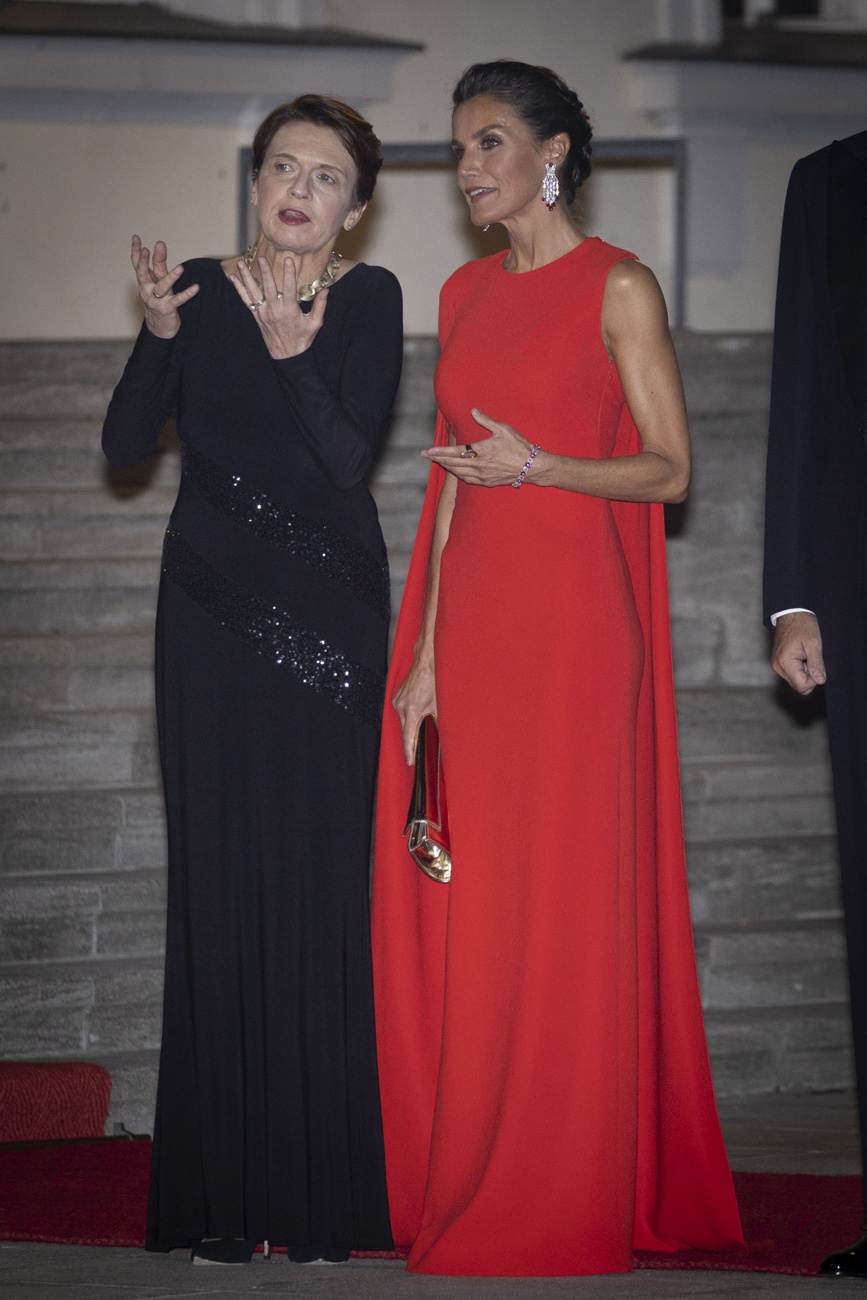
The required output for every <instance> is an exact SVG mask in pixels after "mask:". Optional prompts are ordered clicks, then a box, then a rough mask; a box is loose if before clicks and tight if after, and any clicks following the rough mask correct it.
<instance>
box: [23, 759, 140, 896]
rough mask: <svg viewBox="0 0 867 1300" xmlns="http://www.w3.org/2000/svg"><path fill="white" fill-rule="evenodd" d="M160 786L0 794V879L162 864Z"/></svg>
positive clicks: (115, 869)
mask: <svg viewBox="0 0 867 1300" xmlns="http://www.w3.org/2000/svg"><path fill="white" fill-rule="evenodd" d="M165 859H166V835H165V816H164V812H163V799H162V793H161V791H160V789H159V787H158V786H157V785H156V783H154V784H153V785H151V786H138V787H135V788H130V787H119V788H117V789H111V788H105V787H102V788H100V787H97V788H94V787H88V786H84V787H80V788H78V789H68V788H67V789H59V790H58V789H55V790H39V791H14V792H12V791H4V792H3V793H2V794H0V878H2V879H4V880H11V879H14V878H22V879H30V878H34V877H38V876H41V875H53V876H67V877H75V876H78V875H79V874H82V873H83V874H88V875H95V874H97V873H102V872H107V873H117V872H119V871H129V872H135V871H138V870H142V869H143V870H145V871H148V870H151V869H162V868H163V867H164V865H165Z"/></svg>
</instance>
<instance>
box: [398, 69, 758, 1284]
mask: <svg viewBox="0 0 867 1300" xmlns="http://www.w3.org/2000/svg"><path fill="white" fill-rule="evenodd" d="M454 104H455V112H454V119H453V131H454V151H455V157H456V160H457V176H458V183H459V185H460V187H461V189H462V191H463V192H464V194H465V195H466V198H467V201H468V203H469V207H470V212H471V217H472V221H473V223H474V224H475V225H478V226H487V225H488V224H490V223H492V222H500V223H501V224H502V225H503V226H504V227H505V228H506V230H507V232H508V234H509V239H510V244H511V248H510V251H509V253H508V254H506V255H505V257H504V255H503V254H502V253H499V254H496V255H495V256H493V257H488V258H483V259H481V260H480V261H476V262H471V263H469V264H467V265H466V266H463V267H461V269H460V270H458V271H457V272H456V273H455V274H454V275H453V276H452V277H451V279H450V280H449V281H448V282H447V283H446V285H445V287H444V289H443V291H442V296H441V302H440V343H441V347H442V356H441V359H440V362H439V366H438V368H437V374H436V394H437V403H438V408H439V413H440V414H439V418H438V423H437V437H436V446H435V447H433V448H431V449H430V450H429V451H427V452H426V453H424V454H425V455H427V456H428V457H429V459H430V460H431V461H432V462H433V464H434V467H433V469H432V473H431V481H430V486H429V489H428V493H427V497H426V500H425V505H424V510H423V513H422V519H421V524H420V528H419V534H418V539H417V542H416V546H415V550H414V554H413V559H412V564H411V567H410V571H409V577H408V580H407V586H406V593H405V596H404V602H403V607H402V609H401V615H400V621H399V624H398V631H397V638H396V643H395V650H394V656H393V660H392V665H391V674H390V688H389V690H388V692H387V698H390V697H392V696H393V699H394V705H395V708H394V709H390V708H388V707H387V709H386V713H387V716H386V720H385V730H384V737H383V746H382V757H381V765H380V795H379V807H378V813H377V858H376V873H375V884H374V963H375V980H376V993H377V998H378V1001H377V1023H378V1045H379V1062H380V1078H381V1087H382V1104H383V1118H384V1124H385V1140H386V1161H387V1172H388V1182H389V1196H390V1202H391V1214H392V1225H393V1229H394V1237H395V1241H396V1242H398V1243H403V1244H405V1245H409V1246H411V1251H410V1255H409V1264H408V1267H409V1268H410V1269H412V1270H416V1271H418V1272H424V1273H442V1274H477V1275H523V1276H529V1275H572V1274H586V1273H609V1272H625V1271H628V1270H630V1269H631V1268H632V1266H633V1250H634V1249H639V1250H641V1249H645V1250H664V1251H677V1250H680V1249H684V1248H687V1247H701V1248H705V1249H720V1250H725V1249H730V1248H732V1247H734V1246H736V1245H738V1244H739V1243H740V1242H741V1230H740V1224H739V1219H738V1212H737V1206H736V1203H735V1198H734V1192H733V1188H732V1181H731V1174H730V1172H729V1167H728V1162H727V1159H726V1154H725V1149H724V1147H723V1142H722V1136H721V1133H720V1128H719V1122H718V1119H717V1113H716V1106H715V1102H714V1095H713V1085H712V1082H711V1076H710V1070H709V1066H708V1059H707V1049H706V1045H705V1039H704V1027H703V1024H702V1017H701V1007H700V1002H699V993H698V984H697V979H696V970H695V957H694V951H693V943H692V933H691V928H690V918H689V906H688V897H687V882H686V872H685V864H684V847H683V827H682V819H681V805H680V786H679V773H678V755H677V736H676V728H675V715H674V696H673V687H672V671H671V640H670V628H669V615H668V599H667V588H666V569H665V551H664V535H663V518H662V504H661V503H662V502H665V501H681V500H683V498H684V496H685V494H686V491H687V486H688V483H689V474H690V452H689V432H688V428H687V420H686V411H685V407H684V400H683V390H682V386H681V382H680V375H679V372H678V367H677V361H676V358H675V354H674V349H673V346H672V342H671V338H670V335H669V331H668V325H667V318H666V311H665V305H664V302H663V299H662V295H661V293H660V290H659V288H658V286H657V283H656V281H655V279H654V277H653V275H652V274H651V272H650V271H649V270H647V269H646V268H645V267H643V266H642V265H641V264H640V263H639V262H638V261H637V260H636V259H635V258H634V257H633V255H632V254H630V253H626V252H624V251H623V250H622V249H617V248H613V247H612V246H611V245H609V244H606V243H603V242H602V241H601V240H599V239H596V238H582V236H581V234H580V232H579V231H578V230H577V229H576V227H575V226H574V224H573V222H572V220H571V219H570V215H569V212H568V203H569V202H570V201H571V200H572V199H573V198H574V196H575V191H576V188H577V186H578V185H579V184H580V183H581V181H582V180H583V179H584V177H586V175H587V174H588V173H589V169H590V167H589V157H588V155H589V152H590V150H589V140H590V128H589V124H588V123H587V119H586V116H585V114H584V112H583V108H582V105H581V103H580V101H579V100H578V98H577V96H576V95H575V94H574V92H573V91H571V90H569V88H568V87H567V86H566V85H565V84H564V83H563V82H562V81H561V80H560V79H559V78H558V77H556V76H555V75H554V74H553V73H551V72H549V71H548V70H547V69H543V68H534V67H530V66H529V65H527V64H523V63H514V62H511V61H500V62H496V63H491V64H477V65H474V67H472V68H470V69H469V70H468V71H467V72H466V73H465V74H464V76H463V77H462V78H461V81H460V82H459V83H458V86H457V88H456V90H455V94H454ZM543 181H545V182H546V187H544V188H543ZM552 181H553V182H556V183H555V184H554V185H552ZM558 187H559V193H560V197H559V201H557V198H556V195H555V194H554V192H553V191H554V190H556V189H557V188H558ZM519 484H520V488H518V485H519ZM516 489H518V490H516ZM429 713H430V714H437V715H438V720H439V731H440V739H441V744H442V762H443V771H444V776H445V785H446V796H447V800H448V810H449V825H450V834H451V851H452V859H453V873H452V880H451V883H450V884H449V885H442V884H438V883H434V882H433V881H431V880H429V879H428V878H427V877H425V876H423V875H422V874H421V872H419V871H418V870H417V869H416V868H415V867H414V865H413V863H412V861H411V859H410V858H409V856H408V854H407V851H406V842H405V840H403V839H402V834H401V833H402V831H403V826H404V821H405V814H406V808H407V805H408V802H409V793H410V784H411V770H410V767H409V766H408V764H409V763H410V762H411V759H412V755H413V750H414V745H415V735H416V730H417V727H418V722H419V720H420V718H421V717H422V716H423V715H425V714H429Z"/></svg>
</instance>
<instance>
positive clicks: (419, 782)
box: [403, 714, 452, 885]
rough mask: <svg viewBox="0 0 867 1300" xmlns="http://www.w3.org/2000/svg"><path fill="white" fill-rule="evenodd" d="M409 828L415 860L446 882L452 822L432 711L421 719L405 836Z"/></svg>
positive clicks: (449, 866)
mask: <svg viewBox="0 0 867 1300" xmlns="http://www.w3.org/2000/svg"><path fill="white" fill-rule="evenodd" d="M407 831H408V832H409V840H408V841H407V848H408V849H409V856H410V857H411V858H412V860H413V862H414V863H415V864H416V866H417V867H420V868H421V870H422V871H423V872H424V874H425V875H426V876H430V878H431V880H438V881H439V882H440V883H441V884H444V885H447V884H448V882H449V881H450V880H451V875H452V855H451V851H450V849H449V821H448V811H447V809H446V800H445V789H444V786H443V776H442V763H441V761H440V738H439V732H438V731H437V724H436V719H435V718H434V717H432V716H431V715H430V714H428V716H427V717H425V718H422V720H421V723H420V724H419V729H418V737H417V739H416V743H415V780H414V781H413V787H412V798H411V799H410V801H409V812H408V813H407V819H406V826H405V827H404V831H403V833H404V835H406V833H407Z"/></svg>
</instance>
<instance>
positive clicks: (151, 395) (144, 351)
mask: <svg viewBox="0 0 867 1300" xmlns="http://www.w3.org/2000/svg"><path fill="white" fill-rule="evenodd" d="M196 269H197V270H198V271H199V272H201V270H202V269H203V267H201V266H200V265H198V263H197V268H196ZM200 280H201V275H200V274H199V275H196V274H195V272H194V270H193V268H192V267H191V266H190V265H189V264H188V265H187V266H186V267H185V269H184V272H183V274H182V275H181V276H180V278H179V279H178V282H177V285H176V290H177V291H178V292H181V291H182V290H184V289H185V288H186V287H187V286H188V285H189V284H191V283H196V282H197V281H200ZM202 292H203V290H202V288H201V287H200V288H199V292H198V293H197V294H196V296H195V297H194V298H191V299H190V301H189V302H187V303H185V304H184V306H183V307H181V328H180V329H179V330H178V332H177V334H176V335H175V337H174V338H173V339H160V338H157V336H156V335H155V334H151V332H150V330H149V329H148V327H147V325H142V327H141V329H140V330H139V335H138V338H137V339H136V341H135V347H134V348H133V350H132V353H131V354H130V358H129V360H128V361H127V363H126V366H125V367H124V372H123V374H122V375H121V377H120V382H119V383H118V385H117V387H116V388H115V390H114V393H113V394H112V398H111V401H110V402H109V404H108V411H107V412H106V416H105V423H104V424H103V426H102V450H103V451H104V452H105V455H106V456H107V458H108V459H109V460H110V461H111V463H112V465H117V467H118V468H119V469H125V468H126V467H127V466H129V465H137V464H138V462H139V461H140V460H143V459H144V457H145V456H149V455H150V453H151V452H152V451H153V449H154V446H155V444H156V441H157V438H158V437H159V436H160V430H161V429H162V427H163V425H164V424H165V422H166V420H167V419H168V418H169V416H171V415H174V414H176V411H177V403H178V395H179V393H180V386H181V373H182V371H183V364H184V354H185V352H186V344H187V340H188V337H189V333H190V330H191V329H193V328H194V324H195V322H196V321H197V319H198V312H199V302H200V300H201V297H202Z"/></svg>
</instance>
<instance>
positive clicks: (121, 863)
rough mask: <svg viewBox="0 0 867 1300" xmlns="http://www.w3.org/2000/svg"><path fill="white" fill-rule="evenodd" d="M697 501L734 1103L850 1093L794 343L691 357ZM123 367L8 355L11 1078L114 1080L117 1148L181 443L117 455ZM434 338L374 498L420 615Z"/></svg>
mask: <svg viewBox="0 0 867 1300" xmlns="http://www.w3.org/2000/svg"><path fill="white" fill-rule="evenodd" d="M678 346H679V352H680V354H681V359H682V363H683V367H684V372H685V377H686V381H687V389H688V397H689V402H690V410H691V413H692V420H693V430H694V434H695V443H696V476H695V487H694V491H693V493H692V495H691V497H690V501H689V503H688V505H687V507H686V508H685V509H678V510H676V511H673V512H672V518H671V520H670V524H671V532H672V536H671V538H670V570H671V583H672V610H673V623H674V633H675V659H676V673H677V680H678V685H679V688H680V690H679V707H680V714H681V742H682V757H683V774H684V796H685V817H686V827H687V837H688V846H689V863H690V876H691V887H692V893H693V907H694V914H695V920H696V942H697V950H698V957H699V968H700V974H701V979H702V988H703V995H704V1000H705V1005H706V1009H707V1024H708V1034H709V1040H710V1044H711V1052H712V1056H713V1064H714V1072H715V1077H716V1081H717V1086H718V1090H719V1092H720V1094H721V1095H732V1094H736V1093H740V1092H747V1091H758V1092H762V1091H771V1090H773V1089H792V1090H794V1089H804V1088H816V1089H829V1088H839V1087H843V1086H846V1085H847V1084H848V1083H849V1082H850V1079H851V1069H850V1046H849V1032H848V1024H847V1004H846V985H845V968H844V959H843V942H842V931H841V924H840V912H839V899H838V891H837V874H836V863H835V858H834V840H833V826H832V811H831V803H830V784H829V777H828V767H827V758H826V752H825V737H824V730H823V722H822V719H821V717H818V716H814V715H815V714H816V713H817V710H816V708H815V706H814V705H811V706H809V707H808V709H807V710H803V709H802V710H800V711H799V710H797V709H795V708H794V707H792V706H791V702H787V701H785V699H784V697H783V696H781V695H778V693H777V691H776V689H775V687H774V686H773V684H772V680H771V674H770V672H769V670H768V669H767V666H766V660H767V641H766V637H765V634H764V631H763V629H762V628H761V625H760V613H759V609H758V577H759V567H760V531H761V485H762V476H763V448H764V430H765V408H766V404H767V390H768V371H769V341H768V339H767V338H766V337H764V336H738V337H732V336H725V337H721V336H696V335H684V336H682V337H681V338H680V339H679V341H678ZM128 350H129V348H128V345H127V344H126V343H82V344H72V343H58V344H2V345H0V553H2V562H0V670H2V671H0V824H2V845H0V1056H3V1057H8V1058H13V1057H17V1058H36V1059H49V1058H64V1059H75V1058H86V1059H91V1060H97V1061H99V1062H101V1063H102V1064H104V1065H105V1066H106V1067H107V1068H108V1069H109V1070H110V1072H111V1074H112V1078H113V1081H114V1089H113V1097H112V1109H111V1113H110V1117H109V1131H111V1127H112V1125H116V1124H120V1123H123V1124H125V1125H126V1126H127V1127H128V1128H130V1129H132V1130H133V1131H144V1130H147V1129H149V1128H150V1126H151V1122H152V1111H153V1094H154V1086H155V1076H156V1060H157V1051H158V1044H159V1026H160V991H161V973H162V943H163V924H164V915H163V906H164V884H165V881H164V872H165V846H164V826H163V815H162V804H161V797H160V793H159V789H158V772H157V764H156V757H155V737H154V723H153V691H152V682H151V659H152V624H153V611H154V599H155V592H156V583H157V575H158V555H159V548H160V545H161V539H162V533H163V530H164V527H165V521H166V519H167V516H168V514H169V511H170V509H171V505H172V501H173V499H174V493H175V489H176V484H177V476H178V459H177V453H176V449H175V447H174V445H173V443H172V441H171V439H170V438H166V440H165V442H164V444H163V445H162V446H161V448H160V450H159V451H158V454H157V455H156V456H155V457H153V458H152V460H151V461H149V462H147V463H146V464H145V465H143V466H140V467H137V468H136V469H135V470H133V471H128V472H127V471H124V472H118V471H115V470H112V469H110V467H109V466H107V464H106V463H105V462H104V461H103V459H102V457H101V454H100V451H99V431H100V425H101V420H102V414H103V412H104V410H105V407H106V404H107V402H108V398H109V395H110V392H111V389H112V387H113V384H114V382H115V380H116V377H117V375H118V374H119V372H120V370H121V368H122V366H123V362H124V359H125V357H126V354H127V352H128ZM435 355H436V349H435V344H434V342H433V341H432V340H429V339H410V340H408V341H407V345H406V361H405V377H404V381H403V384H402V387H401V392H400V396H399V400H398V406H397V409H396V411H395V416H394V420H393V424H392V429H391V435H390V437H389V440H388V443H387V447H386V450H385V452H384V454H383V456H382V458H381V460H380V463H379V465H378V467H377V471H376V475H375V480H374V490H375V493H376V497H377V500H378V502H379V506H380V512H381V516H382V521H383V528H384V531H385V534H386V539H387V541H388V545H389V552H390V556H391V565H392V575H393V584H394V597H395V606H397V604H398V601H399V595H400V590H401V587H402V583H403V579H404V577H405V573H406V565H407V562H408V557H409V549H410V546H411V543H412V538H413V535H414V531H415V524H416V519H417V516H418V510H419V507H420V504H421V498H422V493H423V485H424V478H425V473H426V465H425V463H424V462H423V461H421V459H420V458H419V457H418V449H419V448H420V447H422V446H424V445H426V443H427V442H428V439H429V437H430V433H431V430H432V427H433V411H432V405H431V395H430V384H431V372H432V368H433V364H434V359H435Z"/></svg>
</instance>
